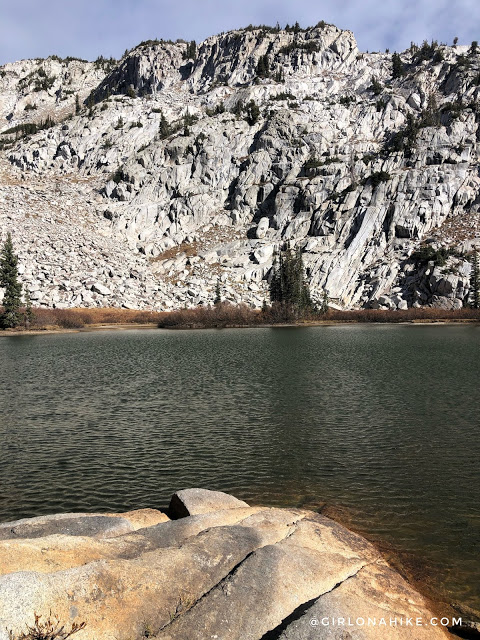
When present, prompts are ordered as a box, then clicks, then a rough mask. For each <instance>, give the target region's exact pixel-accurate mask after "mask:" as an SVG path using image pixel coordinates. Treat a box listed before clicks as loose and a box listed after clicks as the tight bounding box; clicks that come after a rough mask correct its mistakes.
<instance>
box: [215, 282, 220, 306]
mask: <svg viewBox="0 0 480 640" xmlns="http://www.w3.org/2000/svg"><path fill="white" fill-rule="evenodd" d="M221 302H222V293H221V291H220V282H219V281H218V280H217V284H216V286H215V299H214V301H213V304H214V305H217V304H220V303H221Z"/></svg>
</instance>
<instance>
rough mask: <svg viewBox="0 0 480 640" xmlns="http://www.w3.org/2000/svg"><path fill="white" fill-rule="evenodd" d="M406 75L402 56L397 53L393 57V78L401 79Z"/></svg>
mask: <svg viewBox="0 0 480 640" xmlns="http://www.w3.org/2000/svg"><path fill="white" fill-rule="evenodd" d="M404 73H405V66H404V64H403V62H402V59H401V58H400V55H399V54H398V53H397V52H395V53H394V54H393V55H392V78H393V79H395V78H401V77H402V76H403V74H404Z"/></svg>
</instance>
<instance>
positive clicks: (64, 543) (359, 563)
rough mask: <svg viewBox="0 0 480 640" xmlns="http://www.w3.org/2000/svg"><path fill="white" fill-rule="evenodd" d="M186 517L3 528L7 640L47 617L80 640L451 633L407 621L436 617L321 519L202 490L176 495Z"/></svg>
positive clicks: (367, 552) (377, 561) (352, 539)
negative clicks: (74, 629) (73, 628)
mask: <svg viewBox="0 0 480 640" xmlns="http://www.w3.org/2000/svg"><path fill="white" fill-rule="evenodd" d="M182 510H185V511H187V514H186V515H185V517H181V518H179V519H176V520H169V519H168V518H167V517H166V516H165V515H164V514H161V513H160V512H157V511H155V510H141V511H138V512H130V513H129V514H115V515H114V516H111V515H110V516H109V515H107V514H105V515H93V516H89V515H88V514H68V515H63V516H50V517H42V518H33V519H31V520H21V521H18V522H10V523H6V524H4V525H0V639H1V640H8V639H9V637H10V635H9V633H10V632H12V633H13V636H14V637H15V636H17V635H19V634H20V633H21V632H22V631H24V630H25V628H26V625H27V624H30V625H31V624H32V623H33V621H34V614H35V613H36V614H39V615H41V616H43V619H45V617H47V616H48V614H49V612H53V613H54V614H55V615H57V616H58V617H59V619H60V620H61V621H62V623H64V624H65V625H66V626H67V627H69V626H70V624H71V623H73V622H74V621H75V622H78V623H81V622H84V621H85V622H86V623H87V624H86V627H85V629H83V630H81V631H80V632H78V634H77V635H76V638H78V640H90V639H91V640H94V639H95V640H107V639H108V640H110V639H111V638H117V639H118V640H130V639H134V638H142V637H152V636H155V637H157V638H159V639H162V640H167V639H169V640H207V639H212V638H215V639H216V640H236V639H238V640H255V639H259V640H260V639H262V640H268V639H270V640H271V639H273V638H282V639H285V640H287V639H289V640H304V639H310V638H311V639H313V638H338V639H340V638H358V639H369V638H372V639H373V638H387V637H388V638H418V639H420V640H423V639H424V638H425V639H430V638H432V639H435V638H439V639H440V638H445V637H447V636H448V634H447V633H446V632H445V631H444V630H443V629H442V628H441V627H436V626H432V625H429V626H415V627H411V626H405V622H404V623H403V624H400V620H403V621H405V620H407V619H412V620H417V619H421V620H422V621H423V622H424V623H426V624H427V623H428V622H429V621H430V619H431V618H432V615H433V614H431V612H430V611H429V609H428V606H427V604H426V602H425V601H424V599H423V598H422V596H420V595H419V594H418V593H417V592H416V591H415V590H414V589H412V587H411V586H410V585H409V584H407V582H405V580H404V579H403V578H402V577H401V576H400V575H399V574H397V573H396V572H395V571H393V570H392V569H391V568H390V567H389V566H388V564H387V563H386V562H385V561H384V560H383V559H382V557H381V556H380V554H379V552H378V551H377V550H376V549H375V547H373V546H372V545H371V544H370V543H369V542H367V541H366V540H365V539H364V538H362V537H361V536H358V535H356V534H354V533H352V532H350V531H349V530H347V529H345V528H344V527H343V526H341V525H339V524H337V523H336V522H334V521H332V520H329V519H328V518H326V517H324V516H322V515H319V514H317V513H313V512H311V511H306V510H300V509H273V508H265V507H249V506H248V505H246V503H244V502H242V501H240V500H237V499H236V498H233V497H232V496H228V495H226V494H222V493H219V492H210V491H206V490H200V489H192V490H185V491H181V492H178V493H177V494H175V496H174V497H173V498H172V503H171V505H170V510H169V511H170V514H171V515H172V516H173V517H177V518H178V517H179V515H182V514H183V513H184V511H182ZM188 513H195V515H188ZM107 521H108V522H107ZM139 524H140V525H144V526H141V528H139V527H138V525H139ZM342 618H343V619H345V620H344V622H343V623H340V624H339V623H338V621H339V619H342ZM367 618H371V619H374V618H375V619H376V621H377V622H376V625H374V626H367V625H366V620H367ZM348 619H349V620H350V621H357V619H358V620H360V619H364V620H365V624H363V625H362V624H361V622H359V623H358V624H356V623H354V625H353V626H345V625H346V624H347V622H346V621H347V620H348ZM390 619H397V620H398V624H397V625H396V626H391V625H390V622H389V621H390ZM382 620H383V624H382V622H381V621H382ZM326 621H328V624H327V623H326ZM385 625H387V626H385Z"/></svg>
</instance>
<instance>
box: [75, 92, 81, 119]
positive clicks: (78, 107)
mask: <svg viewBox="0 0 480 640" xmlns="http://www.w3.org/2000/svg"><path fill="white" fill-rule="evenodd" d="M80 111H81V107H80V98H79V97H78V93H77V95H76V96H75V114H76V115H77V116H78V114H79V113H80Z"/></svg>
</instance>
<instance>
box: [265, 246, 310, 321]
mask: <svg viewBox="0 0 480 640" xmlns="http://www.w3.org/2000/svg"><path fill="white" fill-rule="evenodd" d="M270 301H271V302H272V303H273V304H275V303H279V304H281V305H282V306H283V307H285V310H286V311H287V312H293V314H294V315H295V316H297V317H298V316H299V315H301V314H302V313H305V312H307V311H311V310H313V304H312V300H311V297H310V290H309V287H308V284H307V282H306V277H305V268H304V265H303V259H302V253H301V251H300V249H296V250H295V251H293V250H292V249H290V247H289V246H287V248H286V250H285V251H280V253H279V254H278V255H275V256H274V259H273V266H272V276H271V280H270Z"/></svg>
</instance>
